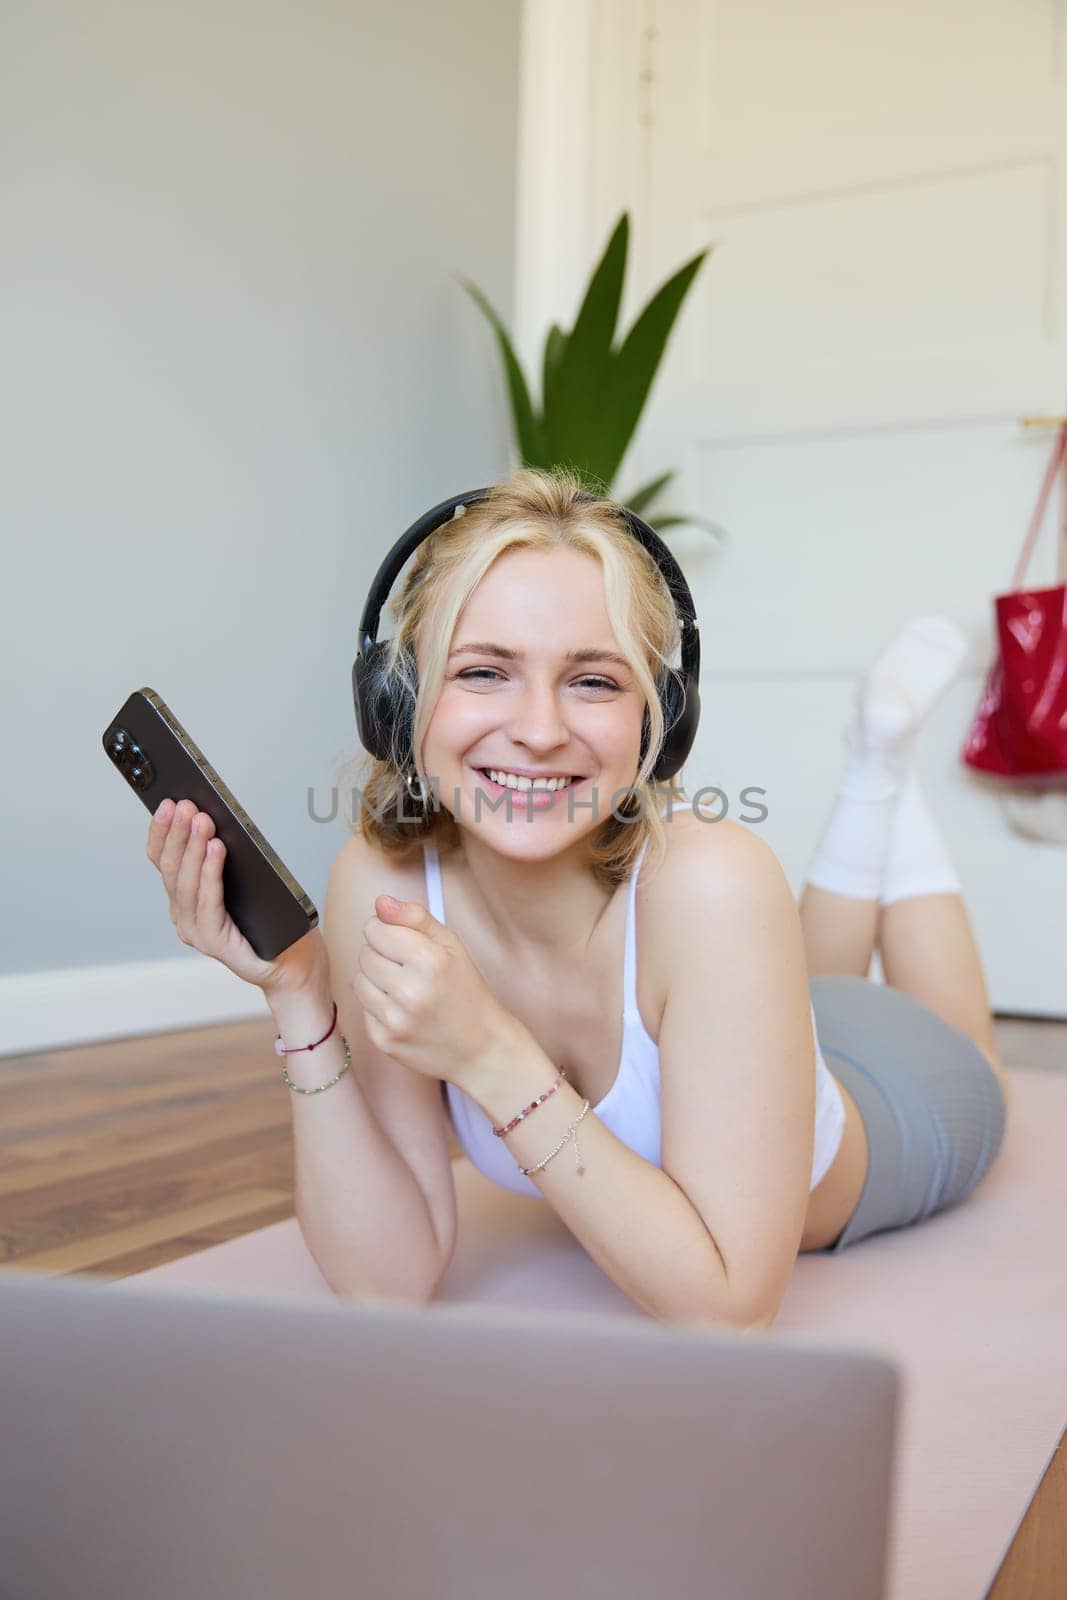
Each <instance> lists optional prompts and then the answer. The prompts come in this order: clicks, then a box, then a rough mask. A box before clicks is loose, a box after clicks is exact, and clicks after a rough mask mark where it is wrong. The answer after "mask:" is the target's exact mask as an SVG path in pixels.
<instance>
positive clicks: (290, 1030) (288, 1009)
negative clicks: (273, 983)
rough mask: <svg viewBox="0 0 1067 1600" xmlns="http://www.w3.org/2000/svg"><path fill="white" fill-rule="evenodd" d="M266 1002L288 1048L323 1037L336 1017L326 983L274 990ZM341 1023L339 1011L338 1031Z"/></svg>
mask: <svg viewBox="0 0 1067 1600" xmlns="http://www.w3.org/2000/svg"><path fill="white" fill-rule="evenodd" d="M267 1005H268V1007H269V1008H270V1014H271V1016H272V1017H273V1018H274V1025H275V1027H276V1028H277V1031H278V1033H279V1034H280V1035H281V1040H282V1043H283V1045H285V1047H286V1049H287V1050H298V1049H301V1048H302V1047H304V1046H306V1045H309V1044H311V1043H312V1042H313V1041H314V1040H316V1039H321V1038H322V1036H323V1034H324V1033H325V1032H326V1030H327V1028H328V1027H329V1026H330V1022H331V1020H332V1018H333V1006H334V1001H333V995H332V994H331V993H330V986H329V984H328V983H325V982H324V983H319V984H308V985H307V986H305V987H303V988H299V989H275V990H273V991H272V992H271V993H270V994H268V995H267ZM340 1025H341V1016H340V1011H338V1015H337V1028H335V1030H334V1032H335V1033H336V1032H338V1030H339V1029H340Z"/></svg>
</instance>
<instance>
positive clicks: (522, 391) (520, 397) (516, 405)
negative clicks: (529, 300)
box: [460, 278, 547, 467]
mask: <svg viewBox="0 0 1067 1600" xmlns="http://www.w3.org/2000/svg"><path fill="white" fill-rule="evenodd" d="M460 282H461V283H462V285H463V287H464V289H466V291H467V293H468V294H469V295H470V297H471V299H472V300H473V301H474V303H475V305H476V306H478V308H479V309H480V310H481V311H482V312H484V314H485V316H486V317H487V318H488V320H489V322H490V324H491V325H492V327H493V330H494V332H495V333H496V337H497V343H498V344H499V346H500V354H501V355H502V357H503V359H504V370H505V373H506V374H507V383H508V393H509V394H510V396H511V417H512V422H513V423H514V427H515V442H516V444H517V445H518V447H519V454H520V456H521V457H522V461H523V464H524V465H525V466H529V467H539V466H545V465H547V463H546V461H545V459H544V455H545V450H544V438H543V434H542V431H541V424H540V422H539V421H538V419H537V416H536V415H535V413H534V408H533V404H532V402H531V400H530V391H529V389H528V388H527V386H526V378H525V377H524V375H523V370H522V368H521V366H520V365H519V361H518V357H517V356H516V354H515V351H514V350H513V349H512V345H511V340H510V339H509V338H508V333H507V329H506V328H505V327H504V324H503V323H502V322H501V320H500V318H499V317H498V316H497V314H496V312H495V311H494V310H493V308H492V306H491V305H490V304H489V301H488V300H487V299H486V298H485V295H484V294H483V293H482V291H481V290H480V289H479V288H478V286H477V284H474V283H471V282H469V281H468V279H466V278H461V279H460Z"/></svg>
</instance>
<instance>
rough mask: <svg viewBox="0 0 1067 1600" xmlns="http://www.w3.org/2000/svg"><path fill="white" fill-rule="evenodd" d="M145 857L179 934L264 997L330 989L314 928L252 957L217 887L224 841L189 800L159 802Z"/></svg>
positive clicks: (321, 944)
mask: <svg viewBox="0 0 1067 1600" xmlns="http://www.w3.org/2000/svg"><path fill="white" fill-rule="evenodd" d="M148 859H149V861H151V862H152V865H153V866H155V867H157V868H158V870H159V873H160V876H161V877H162V879H163V884H164V887H165V888H166V891H167V896H168V898H169V900H170V920H171V921H172V922H173V924H174V926H175V928H176V930H177V933H178V937H179V939H181V941H182V943H183V944H187V945H191V946H192V948H193V949H194V950H199V951H200V953H201V954H202V955H205V956H210V957H211V958H212V959H213V960H215V961H220V962H221V963H222V965H223V966H224V967H228V968H229V970H230V971H231V972H233V973H235V974H236V976H237V977H238V978H243V979H244V981H245V982H246V983H251V984H254V985H255V986H256V987H257V988H259V989H262V990H263V991H264V993H265V994H266V995H268V996H270V995H272V994H283V993H284V994H289V993H299V992H301V991H303V990H308V989H313V988H318V989H319V990H322V989H323V988H324V987H325V989H326V990H328V988H329V958H328V956H327V953H326V945H325V943H324V941H323V938H322V934H321V932H320V930H319V929H318V928H312V929H311V930H310V932H308V933H306V934H305V935H304V937H303V938H302V939H298V940H297V941H296V943H295V944H292V945H290V946H289V948H288V949H287V950H283V951H282V953H281V955H280V956H277V957H276V958H275V959H274V960H273V961H264V960H262V959H261V957H259V956H257V955H256V952H255V951H254V950H253V949H252V946H251V945H250V944H249V942H248V940H247V939H246V938H245V936H244V934H243V933H242V932H241V931H240V929H239V928H238V927H237V926H236V925H235V924H234V922H233V920H232V918H231V917H230V914H229V912H228V911H227V909H226V904H225V901H224V899H223V893H222V866H223V862H224V861H225V859H226V846H225V845H224V844H223V842H222V840H221V839H216V838H215V823H214V821H213V819H212V818H211V817H210V816H209V815H208V813H207V812H206V811H198V810H197V808H196V806H195V805H194V804H193V802H192V801H191V800H179V801H178V802H177V804H175V802H174V801H173V800H164V801H162V802H161V803H160V805H159V806H157V808H156V810H155V812H154V813H153V816H152V821H151V823H150V824H149V828H148Z"/></svg>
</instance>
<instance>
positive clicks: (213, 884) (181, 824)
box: [147, 800, 225, 943]
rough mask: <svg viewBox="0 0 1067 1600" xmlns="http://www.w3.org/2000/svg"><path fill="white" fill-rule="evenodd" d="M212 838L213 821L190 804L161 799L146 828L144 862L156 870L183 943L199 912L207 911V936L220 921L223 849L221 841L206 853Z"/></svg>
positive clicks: (194, 925) (187, 939)
mask: <svg viewBox="0 0 1067 1600" xmlns="http://www.w3.org/2000/svg"><path fill="white" fill-rule="evenodd" d="M214 834H215V823H214V820H213V819H212V818H211V817H210V816H209V815H208V813H207V812H206V811H198V810H197V808H196V806H195V805H194V804H193V802H192V801H191V800H179V801H178V803H177V804H175V803H174V801H173V800H164V801H162V802H161V803H160V805H159V806H157V808H156V810H155V813H154V815H153V817H152V822H151V825H150V827H149V830H148V852H147V853H148V858H149V860H150V861H151V862H152V863H153V864H154V865H155V866H156V867H157V868H158V869H159V873H160V876H161V877H162V879H163V883H164V885H165V887H166V890H167V895H168V898H169V900H170V914H171V921H172V922H173V923H174V925H175V927H176V928H177V930H178V934H179V936H180V937H181V938H182V939H183V940H185V942H186V943H189V942H191V939H192V936H193V934H194V932H195V930H196V928H197V923H198V918H199V917H200V915H201V912H202V910H203V911H204V912H207V913H208V923H209V926H210V929H211V931H212V932H215V931H218V930H220V929H221V928H222V926H223V923H224V921H225V908H224V903H223V899H222V888H221V877H222V862H223V860H224V858H225V850H224V849H223V847H222V845H221V843H220V844H218V845H217V846H216V848H215V849H213V850H212V851H211V852H210V853H209V852H208V850H207V846H208V843H209V841H210V840H211V839H213V837H214Z"/></svg>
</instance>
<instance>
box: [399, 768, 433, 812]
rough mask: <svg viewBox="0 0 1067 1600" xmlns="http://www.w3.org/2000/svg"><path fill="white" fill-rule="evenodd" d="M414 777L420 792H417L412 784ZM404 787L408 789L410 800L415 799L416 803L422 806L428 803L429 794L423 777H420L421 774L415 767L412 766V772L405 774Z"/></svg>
mask: <svg viewBox="0 0 1067 1600" xmlns="http://www.w3.org/2000/svg"><path fill="white" fill-rule="evenodd" d="M412 779H414V780H415V782H416V783H417V784H418V793H416V791H415V790H414V789H413V788H412V786H411V783H412ZM404 787H405V788H406V789H407V792H408V799H409V800H414V801H415V803H416V805H420V806H424V805H425V804H426V802H427V800H428V799H429V796H428V795H427V794H426V792H425V790H424V788H423V783H422V779H421V778H420V777H419V774H418V773H417V772H416V771H415V768H414V767H412V769H411V771H410V772H407V773H405V774H404Z"/></svg>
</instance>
